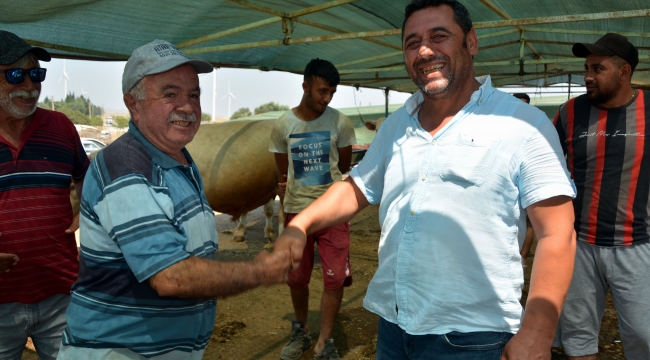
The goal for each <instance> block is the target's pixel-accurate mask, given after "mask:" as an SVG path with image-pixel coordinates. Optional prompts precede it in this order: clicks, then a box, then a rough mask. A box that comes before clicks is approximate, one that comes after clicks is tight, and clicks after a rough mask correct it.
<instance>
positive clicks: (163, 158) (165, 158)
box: [129, 120, 194, 169]
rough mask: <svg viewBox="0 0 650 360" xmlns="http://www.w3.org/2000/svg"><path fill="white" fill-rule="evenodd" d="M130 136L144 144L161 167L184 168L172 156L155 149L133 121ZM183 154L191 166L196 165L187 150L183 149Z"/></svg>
mask: <svg viewBox="0 0 650 360" xmlns="http://www.w3.org/2000/svg"><path fill="white" fill-rule="evenodd" d="M129 135H131V136H132V137H133V138H134V139H136V140H137V141H138V142H139V143H140V144H142V146H144V147H145V149H147V151H148V152H149V154H151V157H152V158H153V160H154V161H155V162H156V164H158V165H160V166H161V167H163V168H165V169H171V168H173V167H177V166H184V165H183V164H181V163H179V162H178V161H176V160H174V158H172V157H171V156H169V155H167V154H165V153H164V152H162V151H160V149H158V148H157V147H155V146H154V145H153V144H152V143H151V142H150V141H149V140H147V138H146V137H144V135H142V133H141V132H140V129H138V127H137V126H136V125H135V123H134V122H133V120H130V121H129ZM181 152H182V153H183V155H185V159H187V162H188V163H189V164H190V166H191V165H192V164H193V163H194V161H193V160H192V157H191V156H190V153H189V152H188V151H187V150H186V149H185V148H183V149H181Z"/></svg>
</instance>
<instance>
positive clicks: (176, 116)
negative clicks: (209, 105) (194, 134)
mask: <svg viewBox="0 0 650 360" xmlns="http://www.w3.org/2000/svg"><path fill="white" fill-rule="evenodd" d="M167 121H168V122H173V121H190V122H195V121H196V115H195V114H194V113H191V114H189V115H187V114H183V113H179V112H176V111H174V112H173V113H171V114H169V117H168V118H167Z"/></svg>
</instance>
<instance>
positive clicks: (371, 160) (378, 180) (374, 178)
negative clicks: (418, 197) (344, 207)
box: [350, 126, 390, 205]
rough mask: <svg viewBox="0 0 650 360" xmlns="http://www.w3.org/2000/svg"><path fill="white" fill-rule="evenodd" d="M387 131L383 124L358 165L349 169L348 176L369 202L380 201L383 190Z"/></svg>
mask: <svg viewBox="0 0 650 360" xmlns="http://www.w3.org/2000/svg"><path fill="white" fill-rule="evenodd" d="M389 135H390V134H389V131H388V127H387V126H383V127H382V128H380V130H379V131H378V132H377V136H375V139H374V140H373V141H372V143H371V144H370V147H369V148H368V151H367V152H366V155H365V156H364V157H363V160H361V162H360V163H359V165H357V166H355V167H354V169H352V171H350V177H352V180H354V183H355V184H356V185H357V186H358V187H359V189H360V190H361V192H362V193H363V195H364V196H365V197H366V199H367V200H368V202H369V203H370V204H373V205H376V204H378V203H379V202H380V201H381V197H382V194H383V192H384V177H385V175H386V164H385V152H386V149H385V146H390V141H389V140H388V138H387V137H388V136H389Z"/></svg>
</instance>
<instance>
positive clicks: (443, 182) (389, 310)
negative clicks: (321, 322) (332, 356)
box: [350, 76, 575, 335]
mask: <svg viewBox="0 0 650 360" xmlns="http://www.w3.org/2000/svg"><path fill="white" fill-rule="evenodd" d="M477 80H479V82H481V83H482V85H481V87H480V88H479V89H478V90H477V91H475V92H474V94H472V97H471V99H470V101H469V103H467V105H465V106H464V107H463V108H462V109H461V110H460V111H459V112H458V113H457V114H456V116H454V117H453V119H452V120H451V121H450V122H449V123H448V124H447V125H445V126H444V128H442V129H441V130H440V131H438V132H437V133H436V134H435V136H431V135H430V134H429V133H428V132H427V131H425V130H424V129H423V128H422V127H421V125H420V123H419V121H418V112H419V110H420V107H421V105H422V102H423V100H424V98H423V95H422V93H421V92H417V93H415V94H414V95H413V96H412V97H411V98H409V99H408V100H407V102H406V103H405V106H404V107H402V108H400V109H399V110H398V111H396V112H395V113H394V114H392V115H391V116H389V117H388V118H387V119H386V121H385V122H384V123H383V125H382V126H381V128H380V130H379V132H378V134H377V137H376V138H375V139H374V141H373V142H372V144H371V145H370V148H369V149H368V152H367V154H366V156H365V158H364V159H363V160H362V161H361V163H360V164H359V165H358V166H357V167H356V168H355V169H353V170H352V171H351V173H350V176H351V177H352V178H353V179H354V181H355V183H356V184H357V186H358V187H359V188H360V189H361V191H362V192H363V194H364V195H365V196H366V198H367V199H368V201H369V202H370V203H371V204H376V203H381V205H380V210H379V216H380V218H379V221H380V224H381V229H382V231H381V237H380V240H379V268H378V269H377V272H376V273H375V276H374V277H373V279H372V280H371V282H370V284H369V286H368V292H367V295H366V298H365V300H364V306H365V308H366V309H368V310H370V311H372V312H374V313H376V314H378V315H380V316H382V317H383V318H384V319H386V320H387V321H390V322H392V323H395V324H398V325H399V326H400V327H401V328H402V329H404V330H405V331H406V332H407V333H409V334H413V335H423V334H445V333H448V332H451V331H460V332H472V331H508V332H513V333H514V332H516V331H517V330H519V326H520V319H521V315H522V313H523V310H522V307H521V305H520V304H519V299H520V297H521V289H522V287H523V284H524V279H523V272H522V268H521V258H520V255H519V250H520V243H521V241H523V236H524V232H525V211H524V209H525V208H527V207H528V206H530V205H531V204H534V203H536V202H538V201H541V200H545V199H548V198H551V197H554V196H559V195H565V196H570V197H574V196H575V187H574V185H573V182H572V181H571V180H570V177H569V173H568V172H567V170H566V165H565V162H564V157H563V156H562V151H561V147H560V143H559V140H558V136H557V133H556V132H555V129H554V128H553V125H552V123H551V122H550V121H549V120H548V118H547V117H546V115H545V114H544V113H543V112H541V111H540V110H538V109H537V108H535V107H533V106H530V105H528V104H525V103H524V102H522V101H521V100H519V99H517V98H515V97H513V96H512V95H510V94H506V93H503V92H501V91H498V90H496V89H494V88H493V87H492V86H491V84H490V78H489V76H487V77H483V78H478V79H477Z"/></svg>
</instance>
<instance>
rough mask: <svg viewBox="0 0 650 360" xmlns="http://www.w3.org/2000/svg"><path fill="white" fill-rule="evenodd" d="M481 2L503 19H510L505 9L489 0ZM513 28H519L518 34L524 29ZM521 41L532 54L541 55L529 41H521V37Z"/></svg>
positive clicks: (539, 56)
mask: <svg viewBox="0 0 650 360" xmlns="http://www.w3.org/2000/svg"><path fill="white" fill-rule="evenodd" d="M481 3H482V4H483V5H485V6H486V7H487V8H488V9H490V10H491V11H493V12H494V13H496V14H497V15H499V16H501V17H502V18H504V19H506V20H512V17H511V16H510V15H508V14H507V13H506V12H505V11H503V10H502V9H501V8H500V7H498V6H497V5H496V4H494V3H493V2H492V1H491V0H481ZM515 28H516V29H517V30H519V33H520V34H521V32H522V31H524V29H523V28H522V27H521V26H515ZM521 41H522V44H525V46H526V47H527V48H529V49H530V51H532V52H533V54H535V56H536V57H538V58H541V55H540V54H539V52H538V51H537V50H536V49H535V48H534V47H533V45H531V44H529V43H526V42H525V41H523V39H522V40H521Z"/></svg>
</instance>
